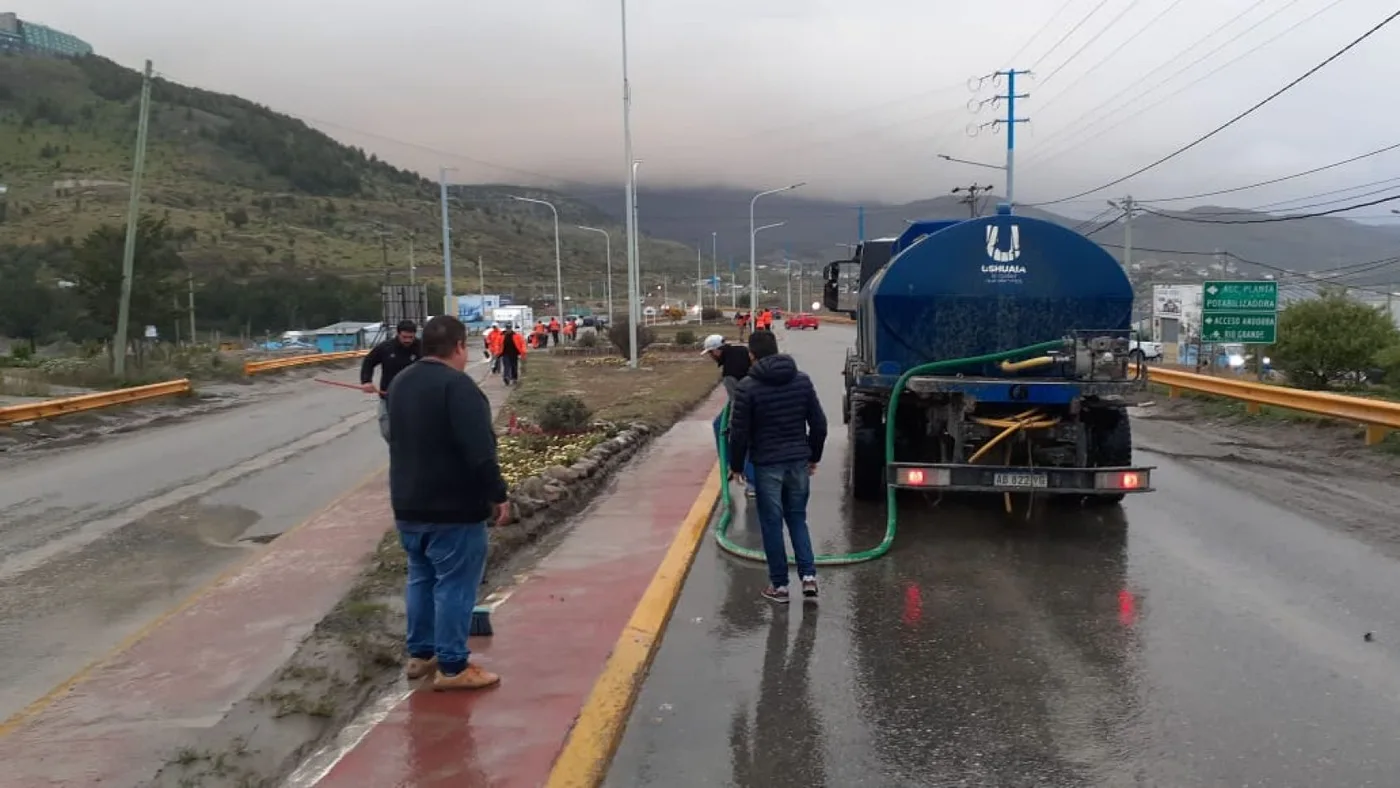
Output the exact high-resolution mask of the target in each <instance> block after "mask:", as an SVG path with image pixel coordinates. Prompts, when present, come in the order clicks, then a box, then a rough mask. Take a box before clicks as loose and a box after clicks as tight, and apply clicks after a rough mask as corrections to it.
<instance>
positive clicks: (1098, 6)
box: [1027, 0, 1108, 71]
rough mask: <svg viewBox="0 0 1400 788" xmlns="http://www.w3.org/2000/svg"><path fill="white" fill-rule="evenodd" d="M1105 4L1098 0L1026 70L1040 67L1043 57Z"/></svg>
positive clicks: (1106, 0) (1048, 54)
mask: <svg viewBox="0 0 1400 788" xmlns="http://www.w3.org/2000/svg"><path fill="white" fill-rule="evenodd" d="M1107 4H1108V0H1099V4H1098V5H1096V6H1094V7H1093V8H1091V9H1090V10H1089V13H1087V14H1085V15H1084V17H1083V18H1082V19H1080V20H1079V21H1078V22H1077V23H1075V25H1074V27H1071V28H1070V29H1069V32H1068V33H1065V34H1064V35H1062V36H1060V40H1059V41H1056V42H1055V44H1054V46H1052V47H1050V48H1049V49H1047V50H1046V51H1045V54H1043V55H1041V56H1040V59H1039V60H1037V61H1035V62H1034V63H1032V64H1031V67H1030V68H1029V69H1027V70H1028V71H1035V70H1036V69H1037V68H1039V67H1040V64H1041V63H1044V62H1045V58H1047V57H1050V55H1051V54H1053V53H1054V51H1055V50H1056V49H1059V48H1060V45H1061V44H1063V43H1065V41H1067V40H1069V37H1070V36H1072V35H1074V34H1075V31H1077V30H1079V28H1081V27H1083V26H1084V23H1085V22H1088V21H1089V19H1090V18H1091V17H1093V16H1094V14H1097V13H1098V12H1099V9H1101V8H1103V7H1104V6H1105V5H1107Z"/></svg>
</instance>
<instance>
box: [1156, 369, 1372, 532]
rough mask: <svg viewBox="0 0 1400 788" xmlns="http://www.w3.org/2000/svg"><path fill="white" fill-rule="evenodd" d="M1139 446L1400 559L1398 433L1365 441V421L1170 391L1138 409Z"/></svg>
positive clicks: (1157, 395) (1158, 395)
mask: <svg viewBox="0 0 1400 788" xmlns="http://www.w3.org/2000/svg"><path fill="white" fill-rule="evenodd" d="M1133 415H1134V422H1133V432H1134V442H1135V444H1136V445H1137V447H1139V448H1141V449H1144V450H1147V451H1151V452H1155V453H1158V454H1163V455H1166V456H1169V457H1173V458H1175V459H1178V460H1185V461H1187V462H1189V463H1192V464H1194V465H1197V466H1198V467H1201V468H1203V469H1206V470H1208V471H1209V472H1210V473H1211V475H1212V476H1213V477H1215V478H1216V479H1218V480H1221V481H1225V482H1228V483H1231V484H1234V485H1236V486H1238V487H1240V488H1241V489H1247V490H1250V491H1251V492H1253V493H1255V494H1257V495H1259V496H1261V497H1263V498H1265V499H1266V500H1269V501H1272V502H1273V503H1275V504H1278V505H1281V506H1285V507H1287V508H1289V509H1293V510H1295V511H1299V512H1304V513H1307V514H1308V515H1309V516H1310V517H1312V518H1314V519H1315V520H1317V522H1319V523H1323V524H1325V525H1327V526H1329V527H1331V528H1334V529H1336V530H1338V531H1340V532H1342V533H1346V534H1348V535H1350V536H1352V537H1354V538H1356V539H1359V540H1361V541H1363V542H1365V543H1367V544H1369V545H1371V546H1372V547H1374V548H1375V549H1376V550H1379V551H1380V552H1382V553H1384V554H1385V555H1388V556H1391V557H1395V558H1400V435H1396V434H1392V435H1391V436H1389V438H1387V440H1386V441H1384V442H1383V443H1381V444H1380V445H1377V446H1366V445H1365V443H1364V441H1363V440H1362V435H1363V432H1364V430H1363V429H1362V427H1360V426H1359V425H1355V424H1350V423H1346V422H1339V421H1334V420H1330V419H1322V418H1318V417H1315V416H1311V415H1308V414H1302V413H1296V412H1291V411H1282V410H1274V409H1267V408H1266V409H1265V410H1264V412H1263V413H1261V414H1259V415H1256V416H1250V415H1248V414H1246V413H1245V411H1244V406H1243V404H1242V403H1235V402H1227V401H1224V400H1220V399H1208V398H1201V397H1196V398H1186V397H1183V398H1180V399H1169V398H1167V397H1166V395H1165V393H1161V394H1156V393H1154V396H1153V397H1152V398H1150V399H1149V400H1147V401H1146V402H1144V403H1142V405H1140V406H1139V407H1137V408H1134V409H1133Z"/></svg>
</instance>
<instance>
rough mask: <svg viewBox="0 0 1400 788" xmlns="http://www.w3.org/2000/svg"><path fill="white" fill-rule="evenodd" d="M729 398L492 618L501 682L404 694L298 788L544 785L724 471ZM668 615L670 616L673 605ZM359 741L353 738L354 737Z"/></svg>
mask: <svg viewBox="0 0 1400 788" xmlns="http://www.w3.org/2000/svg"><path fill="white" fill-rule="evenodd" d="M722 404H723V393H722V392H719V393H717V394H716V395H714V396H713V397H711V399H710V400H709V401H708V402H707V403H706V404H704V405H702V406H701V407H700V408H699V409H697V410H696V411H694V412H693V413H692V414H691V415H690V416H689V417H687V418H685V419H683V420H682V421H681V422H679V423H678V424H677V425H676V426H675V427H674V428H672V429H671V430H670V431H669V432H667V433H666V434H664V435H662V436H660V437H659V438H657V440H656V441H655V442H654V443H653V444H652V445H651V446H650V447H648V448H647V449H646V450H644V451H643V452H642V453H641V454H639V455H638V456H637V457H634V458H633V459H632V460H631V461H630V463H629V464H628V465H627V466H625V467H624V468H623V469H622V471H621V472H620V473H618V475H617V479H616V482H615V483H614V486H613V487H612V488H610V489H609V490H607V492H606V493H604V495H603V496H602V497H601V498H600V499H599V500H597V501H596V502H595V503H594V504H593V505H592V506H591V507H590V508H589V509H588V510H587V511H586V512H585V513H584V514H583V515H581V516H580V518H579V519H578V521H577V522H576V524H575V525H574V526H573V527H572V528H571V530H570V531H569V533H568V534H567V535H566V536H565V538H564V540H563V541H562V542H561V543H560V545H559V546H558V547H557V548H555V549H554V550H553V552H551V553H550V554H549V555H548V556H547V557H545V558H544V559H543V560H542V561H541V562H540V564H539V565H538V567H537V568H535V569H534V570H532V571H531V572H530V573H529V575H528V577H526V578H525V579H524V580H523V581H522V582H521V583H520V584H519V585H517V586H516V587H515V588H514V589H512V590H511V592H510V596H509V597H508V599H507V600H506V601H505V602H504V603H503V604H502V605H501V606H500V607H499V608H498V609H497V610H496V612H495V613H494V614H493V616H492V624H493V628H494V630H495V635H494V636H493V637H490V638H476V639H474V640H473V641H472V644H471V646H472V651H473V657H472V658H473V659H474V660H476V659H479V660H480V662H481V664H482V665H483V666H484V667H486V668H487V669H489V670H492V671H493V672H497V673H500V674H501V677H502V683H501V685H500V686H499V687H496V688H494V689H490V690H485V691H480V692H458V693H441V692H432V691H431V690H429V689H427V688H426V687H425V688H422V689H414V688H411V687H409V686H408V685H407V684H406V683H405V685H404V686H403V687H402V688H401V689H400V690H399V692H398V694H397V696H395V697H392V698H390V699H389V701H390V702H389V703H386V704H383V705H381V706H380V707H379V709H380V711H377V712H371V713H370V715H369V717H368V719H366V720H363V721H362V725H364V727H363V728H361V730H366V731H367V733H365V734H364V735H363V738H361V739H360V740H358V741H350V742H348V743H346V744H345V745H343V746H342V748H341V751H339V752H333V753H331V754H330V757H329V758H327V759H325V760H326V761H327V762H325V763H322V764H321V765H319V766H318V767H317V768H315V769H311V770H303V771H302V772H301V773H300V774H299V775H298V776H296V777H295V778H294V780H293V782H292V785H293V786H313V785H314V786H319V787H320V788H359V787H363V788H385V787H386V786H415V788H461V787H462V786H488V785H489V786H492V787H493V788H515V787H517V786H518V788H538V786H540V785H543V784H544V782H545V781H546V779H547V778H548V777H549V775H550V770H551V766H552V765H553V763H554V760H555V758H556V756H557V755H558V753H559V751H560V749H561V747H562V746H563V744H564V741H565V738H566V737H567V736H568V734H569V730H570V728H571V727H572V725H573V723H574V720H575V718H576V717H577V716H578V714H579V711H580V709H581V708H582V707H583V705H584V702H585V700H587V699H588V698H589V693H590V691H591V690H592V689H593V687H594V683H595V681H597V679H598V677H599V675H600V674H601V673H602V672H603V668H604V665H605V663H606V662H607V661H608V657H609V655H610V653H611V652H612V649H613V646H614V644H615V643H616V642H617V641H618V638H619V636H620V635H621V634H622V633H623V631H624V629H625V628H626V626H627V623H628V620H629V618H630V617H631V616H632V614H633V611H634V608H636V607H637V605H638V602H639V600H640V599H641V598H642V596H643V593H644V592H645V591H646V589H647V587H648V585H649V583H650V582H651V580H652V577H653V575H654V574H655V573H656V571H657V567H658V566H659V565H660V564H661V561H662V558H663V557H664V556H665V555H666V553H667V551H668V549H669V548H670V546H671V543H672V542H673V541H674V540H675V538H676V536H677V533H678V531H679V529H680V527H681V523H682V522H683V521H684V520H685V519H686V516H687V514H688V513H689V512H690V511H691V509H692V507H693V506H694V505H695V504H696V500H697V498H699V497H700V495H701V494H702V491H703V490H705V486H706V481H707V479H708V478H709V475H710V473H711V470H712V469H713V467H714V464H715V448H714V431H713V428H712V426H711V420H712V419H713V414H714V412H715V411H716V410H718V408H720V407H721V406H722ZM668 610H669V607H668ZM352 730H354V729H352Z"/></svg>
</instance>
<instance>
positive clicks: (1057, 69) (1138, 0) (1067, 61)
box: [1040, 0, 1180, 87]
mask: <svg viewBox="0 0 1400 788" xmlns="http://www.w3.org/2000/svg"><path fill="white" fill-rule="evenodd" d="M1179 1H1180V0H1178V2H1179ZM1141 2H1142V0H1132V2H1130V3H1128V4H1127V5H1126V6H1124V7H1123V10H1122V11H1119V12H1118V15H1117V16H1115V17H1113V18H1112V19H1110V20H1108V24H1106V25H1104V26H1103V27H1102V28H1099V32H1097V33H1095V34H1093V35H1092V36H1089V40H1088V41H1085V42H1084V43H1083V44H1080V45H1079V48H1078V49H1076V50H1074V52H1073V53H1071V54H1070V56H1069V57H1067V58H1065V59H1064V61H1063V62H1061V63H1060V65H1058V66H1055V69H1054V70H1053V71H1051V72H1050V73H1049V74H1047V75H1046V77H1045V79H1042V80H1041V81H1040V85H1041V86H1042V87H1043V86H1044V85H1045V83H1047V82H1049V81H1050V80H1052V79H1054V78H1055V75H1056V74H1058V73H1060V72H1061V71H1063V70H1064V68H1065V66H1068V65H1069V64H1070V63H1073V62H1074V59H1075V58H1077V57H1079V56H1080V55H1082V54H1083V53H1084V50H1086V49H1088V48H1089V47H1091V46H1093V44H1094V42H1095V41H1098V40H1099V38H1101V37H1102V36H1103V34H1104V33H1107V32H1108V30H1109V28H1111V27H1113V26H1114V25H1116V24H1118V20H1120V19H1122V18H1123V17H1124V15H1126V14H1127V13H1128V12H1129V11H1131V10H1133V8H1134V7H1136V6H1137V4H1138V3H1141Z"/></svg>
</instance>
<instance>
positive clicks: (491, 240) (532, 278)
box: [0, 55, 694, 297]
mask: <svg viewBox="0 0 1400 788" xmlns="http://www.w3.org/2000/svg"><path fill="white" fill-rule="evenodd" d="M140 88H141V78H140V75H139V74H138V73H137V72H134V71H131V70H129V69H126V68H123V67H121V66H118V65H117V64H115V63H113V62H111V61H109V60H106V59H103V58H100V57H87V58H83V59H80V60H57V59H51V58H38V57H28V56H14V55H7V56H0V183H3V184H5V185H6V186H8V194H7V196H6V197H5V198H4V200H5V202H4V203H0V205H3V211H0V245H6V244H14V245H27V244H42V243H47V242H57V243H58V244H66V243H69V242H70V241H74V240H81V239H82V237H83V236H85V235H86V234H87V233H88V232H90V231H91V230H92V229H94V228H96V227H98V226H99V225H102V224H104V223H105V224H118V225H120V224H121V223H122V222H124V221H125V217H126V208H127V199H128V190H127V183H128V181H129V178H130V174H131V161H132V153H133V148H134V143H135V136H136V126H137V123H136V120H137V115H138V112H137V106H138V102H139V95H140ZM512 194H521V195H529V196H535V197H541V198H544V199H551V200H554V201H556V204H557V205H558V206H559V209H560V213H561V228H562V230H563V233H562V239H563V240H562V244H561V245H562V259H563V267H564V279H565V290H566V292H568V293H570V294H572V295H576V296H577V295H587V293H588V291H589V286H590V284H592V285H594V288H595V292H597V293H599V294H601V292H602V282H603V280H604V271H603V243H602V239H601V238H599V237H597V234H591V233H584V232H581V231H578V230H576V229H575V228H574V225H575V224H599V223H606V222H608V218H607V214H605V213H604V212H602V211H599V210H598V209H597V208H595V207H594V206H592V205H591V204H588V203H583V202H579V201H576V200H572V199H569V198H567V197H564V196H562V195H556V194H551V193H549V192H544V191H542V190H539V189H524V188H516V187H510V186H465V187H455V188H454V189H453V197H454V199H453V208H452V213H453V216H452V224H453V231H454V235H453V259H454V262H455V263H456V265H455V276H456V278H457V279H458V282H459V287H458V289H459V290H461V289H465V288H464V286H462V285H461V283H462V282H463V281H467V282H470V285H469V286H470V287H471V289H473V290H474V289H475V285H476V282H477V274H478V271H477V266H476V260H477V257H478V256H480V257H481V258H482V259H483V261H484V265H485V269H486V271H485V274H486V279H487V287H488V288H489V289H491V290H498V289H499V290H504V291H506V292H515V293H516V294H517V296H518V297H520V296H529V295H531V294H532V293H533V294H538V295H543V294H545V293H552V292H553V290H554V287H553V283H554V229H553V228H554V225H553V219H552V216H551V215H550V212H549V210H548V209H547V208H544V207H543V206H533V205H528V204H524V203H519V202H515V201H512V200H511V199H510V195H512ZM142 197H143V205H144V208H145V210H146V211H148V212H149V213H151V214H153V215H155V216H158V217H164V218H166V219H167V220H168V222H169V224H170V226H171V227H172V228H173V229H174V230H175V231H176V232H177V233H178V234H179V237H180V238H181V255H182V257H183V258H184V262H185V264H186V266H188V268H189V269H190V270H191V271H192V272H193V273H194V275H195V277H196V278H197V279H198V278H208V277H214V276H232V277H238V278H256V277H258V276H259V275H260V274H271V273H282V274H287V273H292V274H300V273H303V272H304V273H306V274H308V275H309V274H326V273H332V274H336V275H340V276H352V277H366V278H374V277H382V276H383V272H384V256H385V249H386V248H387V252H388V258H389V264H390V266H391V267H392V269H393V271H394V274H395V277H396V279H397V280H399V281H406V279H407V273H408V271H407V269H408V243H409V237H410V235H412V236H413V237H414V238H416V243H415V246H416V251H417V255H416V259H417V265H418V272H419V275H420V276H421V277H424V278H425V279H434V278H435V279H439V280H440V279H441V265H442V264H441V259H442V258H441V251H440V249H441V241H440V239H441V237H442V236H441V230H440V225H439V217H440V208H439V203H438V187H437V184H436V183H433V182H430V181H427V180H424V179H423V178H422V177H421V176H419V175H418V174H416V173H411V172H406V171H403V170H399V169H397V168H395V167H393V166H390V165H389V164H386V163H384V162H382V161H380V160H378V159H377V158H376V157H375V156H373V155H370V154H367V153H366V152H365V151H363V150H359V149H356V148H351V147H348V146H345V145H342V144H340V143H338V142H336V141H335V140H333V139H331V138H330V137H328V136H327V135H325V134H323V133H321V132H319V131H316V130H314V129H312V128H311V127H309V126H307V125H306V124H304V123H302V122H301V121H299V120H296V119H293V118H290V117H287V116H284V115H279V114H277V113H274V112H272V111H270V110H268V109H266V108H264V107H261V106H258V105H257V104H254V103H252V102H249V101H246V100H243V99H240V98H237V97H234V96H227V95H221V94H217V93H211V92H208V91H204V90H199V89H195V88H189V87H185V86H182V85H178V84H175V83H172V82H169V81H165V80H156V82H155V84H154V87H153V90H152V111H151V123H150V132H149V143H148V155H147V171H146V176H145V179H144V182H143V188H142ZM618 202H619V203H620V202H621V199H620V198H619V200H618ZM603 226H606V227H608V229H609V230H611V231H613V236H614V246H615V247H617V248H616V249H615V250H614V257H613V259H614V264H615V265H614V278H615V282H614V286H615V287H616V286H617V284H616V278H617V277H618V276H620V275H624V273H623V272H624V270H625V269H624V267H623V262H622V261H623V259H624V258H625V252H624V251H623V246H622V243H621V237H622V233H621V230H620V229H619V228H617V227H616V226H608V225H606V224H605V225H603ZM381 233H383V238H382V239H381ZM642 255H643V258H644V259H645V260H647V263H648V265H647V267H648V272H647V273H648V274H651V275H660V274H662V273H664V272H666V271H669V270H674V271H676V272H678V273H679V272H688V271H693V270H694V268H693V266H694V251H693V250H692V249H690V248H686V247H684V246H681V245H678V244H672V243H666V242H663V241H652V240H650V239H644V241H643V249H642ZM692 275H693V274H692ZM624 281H625V279H624Z"/></svg>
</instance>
